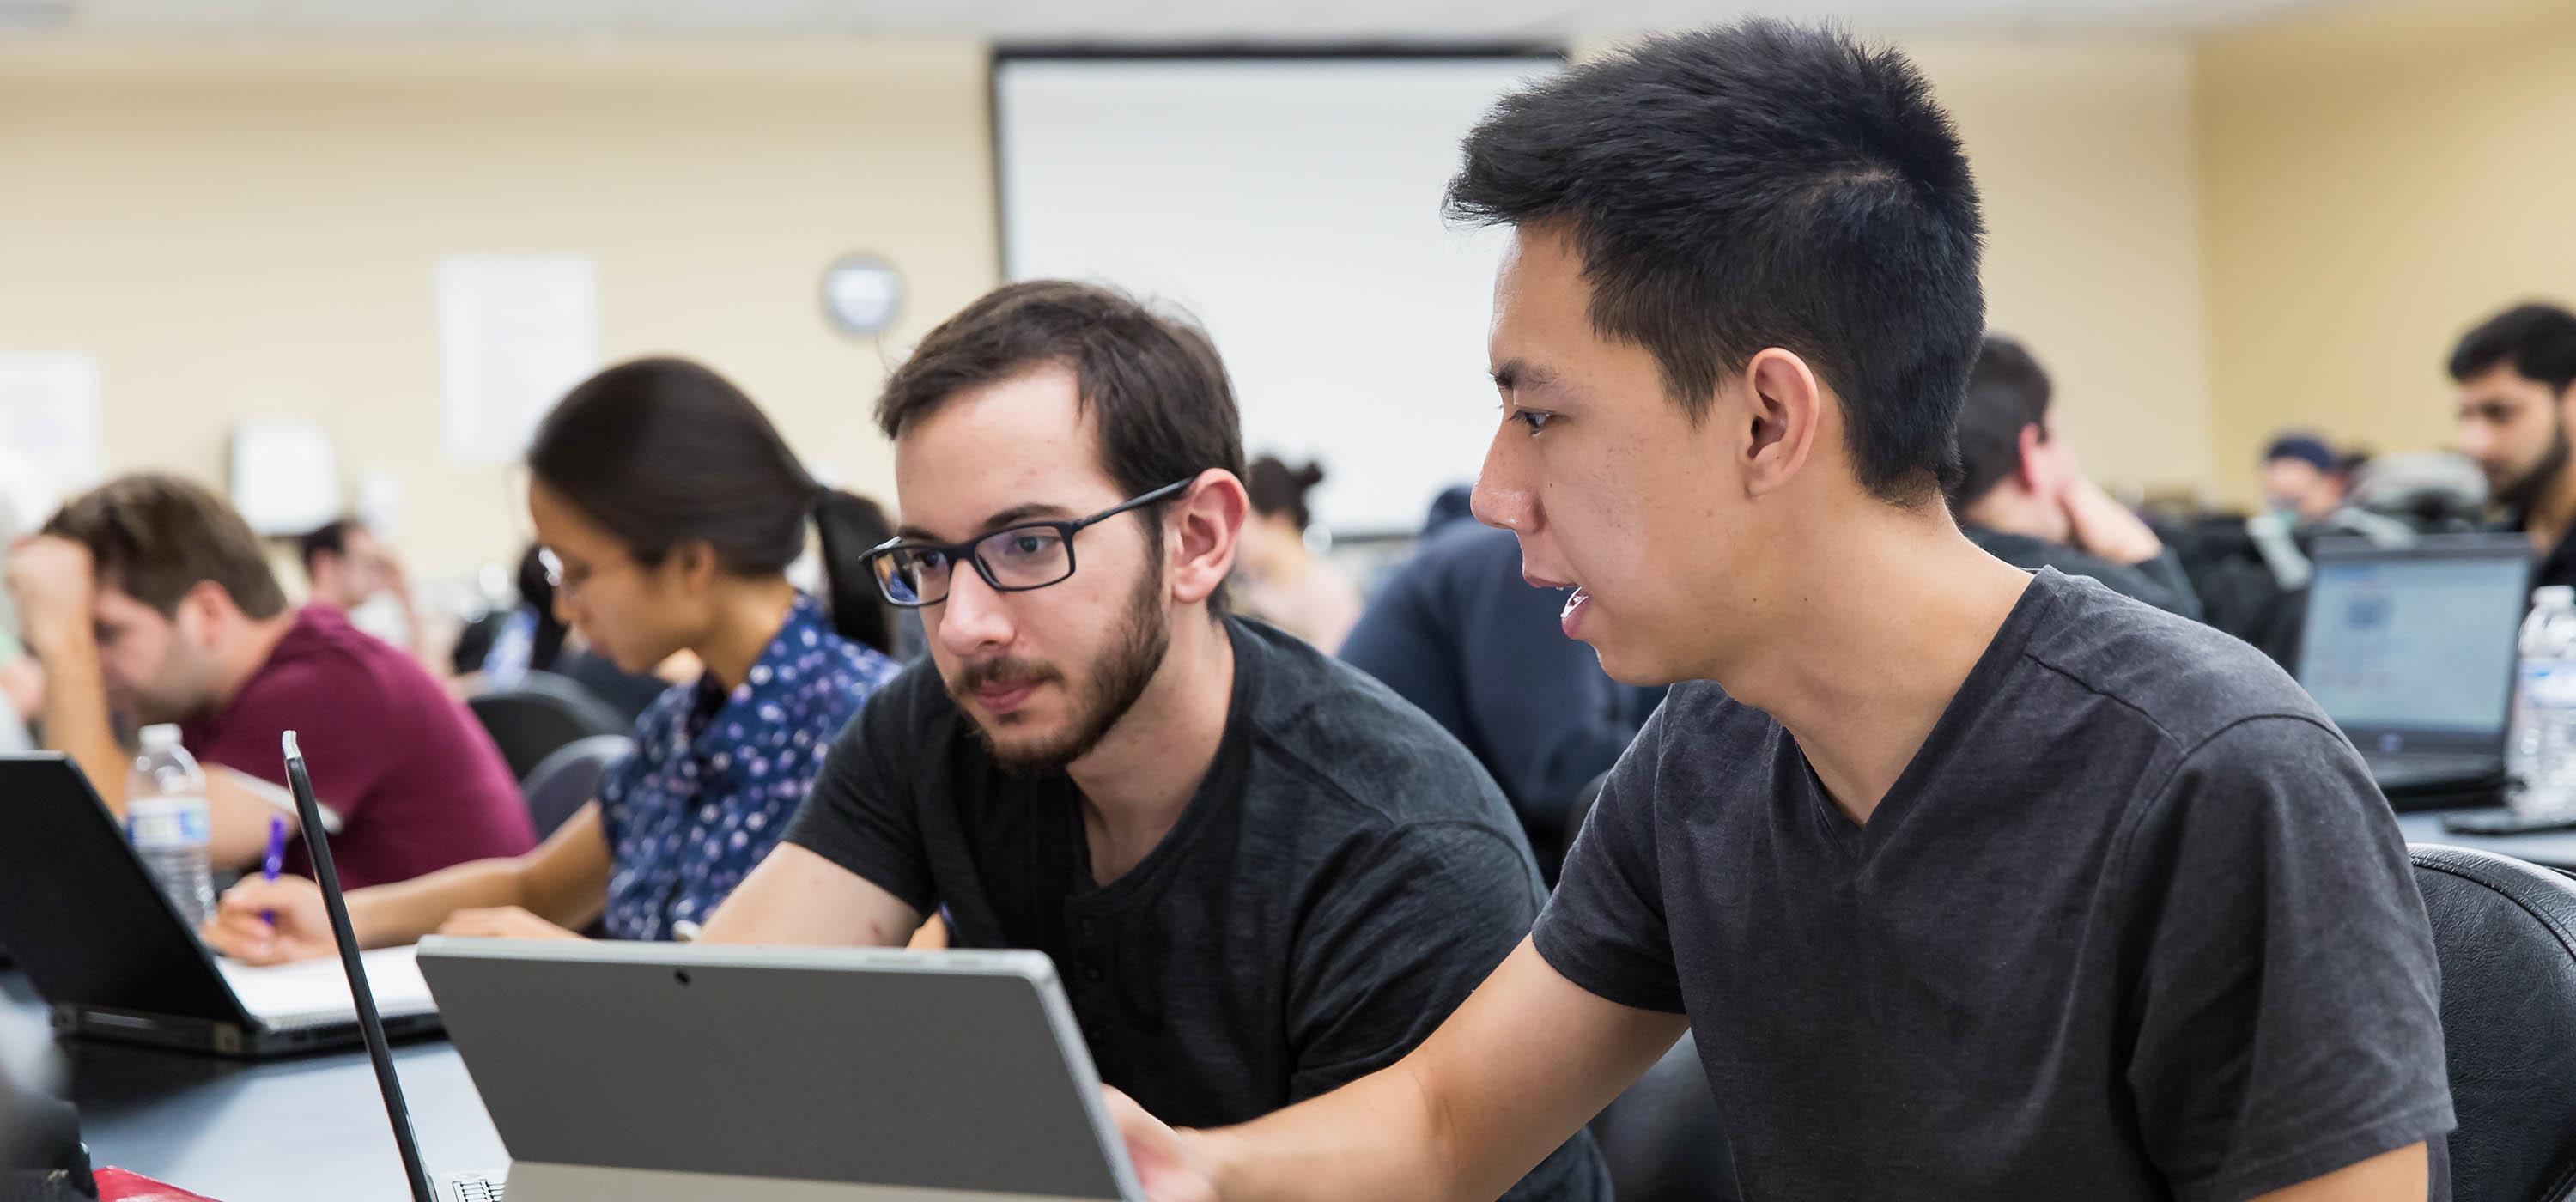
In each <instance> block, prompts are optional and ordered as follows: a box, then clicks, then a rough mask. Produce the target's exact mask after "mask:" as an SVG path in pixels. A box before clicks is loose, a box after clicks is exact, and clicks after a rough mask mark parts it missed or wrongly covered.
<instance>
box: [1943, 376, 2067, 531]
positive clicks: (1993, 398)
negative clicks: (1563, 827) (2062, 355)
mask: <svg viewBox="0 0 2576 1202" xmlns="http://www.w3.org/2000/svg"><path fill="white" fill-rule="evenodd" d="M2050 393H2051V388H2050V385H2049V382H2048V372H2047V371H2046V370H2045V369H2043V368H2041V367H2040V365H2039V360H2037V359H2034V358H2031V356H2030V352H2029V351H2028V350H2025V349H2023V347H2022V345H2021V344H2020V343H2018V342H2015V341H2013V340H2012V339H2010V338H2006V337H2003V336H2002V335H1999V334H1989V335H1987V336H1986V339H1985V342H1984V343H1983V344H1982V345H1981V346H1980V347H1979V349H1978V351H1977V362H1976V366H1974V367H1972V368H1970V369H1969V370H1968V401H1967V404H1966V405H1965V406H1963V407H1962V408H1961V409H1960V410H1959V476H1958V480H1957V482H1956V483H1953V484H1951V485H1950V486H1949V487H1947V488H1946V489H1944V490H1943V491H1944V495H1946V496H1947V497H1948V498H1949V501H1950V512H1951V513H1954V514H1956V513H1959V512H1961V511H1963V510H1965V509H1967V508H1968V507H1969V506H1971V505H1974V504H1976V503H1977V502H1979V501H1982V500H1984V499H1985V496H1986V494H1987V493H1989V492H1992V491H1994V488H1995V486H1996V485H1998V484H2001V483H2003V482H2004V479H2005V478H2006V477H2008V476H2010V475H2012V474H2013V473H2014V472H2016V471H2019V470H2021V432H2022V431H2024V430H2027V429H2029V428H2031V427H2032V426H2037V427H2039V428H2040V432H2041V433H2042V434H2045V433H2046V432H2047V430H2048V401H2049V396H2050Z"/></svg>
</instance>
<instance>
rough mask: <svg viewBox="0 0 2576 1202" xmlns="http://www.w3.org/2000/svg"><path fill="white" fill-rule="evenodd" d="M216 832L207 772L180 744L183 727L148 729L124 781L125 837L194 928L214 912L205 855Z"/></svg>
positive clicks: (211, 874) (211, 877) (210, 872)
mask: <svg viewBox="0 0 2576 1202" xmlns="http://www.w3.org/2000/svg"><path fill="white" fill-rule="evenodd" d="M213 829H214V828H213V822H212V819H211V818H210V816H209V815H208V814H207V811H206V774H205V772H204V771H203V770H201V769H199V768H198V767H197V759H196V757H195V756H192V755H189V754H188V749H187V748H185V747H181V746H180V745H179V728H178V727H176V726H147V727H144V728H143V754H142V755H139V756H136V757H135V759H134V772H133V775H131V776H128V777H127V778H126V785H125V831H126V837H128V838H130V839H132V840H134V851H135V854H136V855H138V856H140V857H142V860H143V866H144V867H145V868H148V869H150V870H151V871H152V879H153V880H154V881H156V882H158V883H159V884H160V886H161V892H162V893H163V894H164V895H165V896H167V897H168V898H169V899H170V905H171V906H172V907H173V908H175V909H177V910H178V911H179V917H181V918H183V919H186V920H187V922H188V925H189V926H190V927H191V928H194V927H195V926H197V925H198V924H200V923H203V922H204V921H206V918H207V916H208V915H211V914H213V913H214V910H215V877H214V871H213V869H212V867H211V866H210V865H209V863H208V861H207V854H206V844H207V842H208V841H209V840H210V839H211V838H212V837H213Z"/></svg>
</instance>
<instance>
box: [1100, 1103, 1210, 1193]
mask: <svg viewBox="0 0 2576 1202" xmlns="http://www.w3.org/2000/svg"><path fill="white" fill-rule="evenodd" d="M1100 1092H1101V1093H1102V1094H1103V1095H1104V1096H1106V1098H1107V1099H1108V1102H1109V1117H1110V1120H1111V1121H1113V1122H1115V1123H1117V1124H1118V1136H1119V1138H1120V1139H1122V1140H1124V1141H1125V1142H1126V1144H1127V1160H1128V1162H1129V1163H1131V1164H1133V1165H1135V1166H1136V1183H1137V1184H1138V1185H1141V1186H1143V1187H1145V1198H1146V1202H1217V1192H1216V1180H1215V1178H1214V1177H1213V1176H1212V1175H1211V1174H1210V1172H1209V1169H1208V1167H1207V1164H1206V1162H1205V1161H1204V1160H1202V1159H1200V1157H1199V1156H1198V1155H1197V1154H1196V1152H1194V1151H1193V1150H1192V1149H1191V1147H1190V1141H1191V1140H1192V1139H1195V1138H1204V1137H1202V1136H1199V1135H1198V1134H1197V1133H1196V1132H1188V1133H1184V1132H1179V1131H1174V1130H1172V1129H1171V1128H1170V1127H1168V1126H1165V1125H1164V1123H1163V1120H1161V1119H1158V1118H1155V1117H1154V1116H1153V1115H1150V1114H1147V1113H1145V1108H1144V1107H1142V1106H1139V1105H1137V1104H1136V1100H1135V1099H1134V1098H1131V1097H1128V1096H1127V1095H1125V1094H1123V1093H1120V1092H1118V1091H1117V1090H1115V1089H1111V1088H1110V1087H1108V1086H1106V1085H1103V1086H1101V1087H1100Z"/></svg>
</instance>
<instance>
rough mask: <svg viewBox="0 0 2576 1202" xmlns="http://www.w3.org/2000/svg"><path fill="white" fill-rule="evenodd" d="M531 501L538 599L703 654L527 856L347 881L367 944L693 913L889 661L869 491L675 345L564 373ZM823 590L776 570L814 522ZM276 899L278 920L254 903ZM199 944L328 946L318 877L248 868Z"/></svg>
mask: <svg viewBox="0 0 2576 1202" xmlns="http://www.w3.org/2000/svg"><path fill="white" fill-rule="evenodd" d="M528 467H529V470H530V473H531V476H532V479H531V480H530V482H529V485H528V511H529V514H530V516H531V517H532V518H534V520H535V522H536V528H537V537H538V539H539V541H540V542H541V543H543V545H544V547H545V549H546V551H547V554H548V558H549V562H550V566H551V572H552V575H551V579H550V583H551V585H552V589H553V595H552V600H553V605H554V607H555V608H556V609H557V610H559V611H560V612H561V614H562V615H563V616H564V617H566V618H568V619H570V622H571V625H572V626H574V627H575V628H577V629H579V630H580V631H582V632H583V633H584V634H586V635H587V636H588V637H589V638H590V640H591V644H592V646H593V647H594V648H596V649H597V650H598V652H599V653H600V654H601V655H603V656H605V657H607V658H608V659H610V660H613V661H615V663H616V664H617V666H618V667H619V668H621V669H623V670H625V671H628V672H634V673H641V672H644V671H647V670H649V669H651V668H652V667H653V665H655V664H658V663H661V662H662V661H663V660H664V659H665V658H667V657H669V656H670V655H671V654H672V653H673V652H675V651H680V650H684V649H685V650H688V651H692V652H695V653H696V655H697V657H698V659H700V660H701V661H703V662H704V663H705V665H706V669H705V673H704V675H703V676H702V677H701V678H700V679H699V680H697V681H696V682H694V683H691V684H685V685H674V686H672V687H671V688H670V689H669V690H668V691H667V692H665V693H664V694H663V695H662V697H661V699H660V700H659V701H656V702H655V703H654V704H653V706H652V708H651V709H649V710H647V711H646V712H645V714H644V716H643V717H642V718H641V719H640V720H638V721H637V723H636V727H635V750H634V752H633V753H632V754H631V755H629V756H628V757H627V758H626V759H625V760H624V761H623V762H621V763H619V764H617V765H615V766H613V767H611V768H610V769H609V771H608V773H607V775H606V776H605V777H604V778H603V779H602V781H601V784H600V789H599V797H598V799H597V800H595V801H593V802H592V803H591V804H589V805H587V806H584V807H583V808H582V809H581V810H580V812H578V813H576V814H575V815H574V816H573V817H572V818H571V819H570V820H568V821H567V822H565V823H564V825H563V826H562V827H561V828H560V829H558V830H557V831H556V832H555V833H554V834H553V835H551V836H549V837H548V838H547V840H546V842H545V843H544V845H542V846H540V847H538V848H537V849H536V850H535V851H533V852H530V853H528V854H526V855H521V856H517V857H515V858H508V859H490V860H483V861H479V862H476V863H471V864H464V865H460V866H458V867H456V868H453V869H450V870H448V871H446V872H441V873H438V874H436V875H433V876H429V877H425V878H423V879H420V880H417V881H412V882H409V883H406V884H402V885H396V886H389V887H385V888H378V889H361V890H358V891H355V892H353V893H351V894H350V895H349V913H350V918H351V920H352V922H353V923H354V924H355V926H356V928H357V933H358V938H359V939H360V941H362V942H364V943H366V944H367V945H369V946H375V947H382V946H389V945H395V944H402V943H408V942H411V941H413V940H415V939H418V938H419V937H420V936H422V935H425V934H428V933H430V932H432V931H439V932H443V933H447V934H464V935H497V936H509V937H515V938H570V937H572V936H573V933H574V932H576V931H579V930H581V929H583V928H585V927H587V926H589V925H590V924H591V923H592V922H593V921H594V920H598V919H602V918H604V919H605V922H606V926H607V931H608V934H609V935H610V936H612V937H615V938H619V939H670V938H675V937H687V936H689V935H691V934H693V933H694V930H695V927H696V924H697V923H699V922H700V921H703V920H704V919H705V918H706V917H707V916H708V915H710V914H712V913H714V912H715V908H716V904H717V903H718V902H721V901H723V900H724V898H725V895H726V894H728V893H730V892H731V891H732V889H733V887H734V885H735V884H736V883H738V882H740V881H741V879H742V877H743V874H744V873H746V872H748V871H750V869H751V866H752V865H754V864H756V863H758V862H759V861H760V858H761V857H762V856H763V855H766V854H767V853H768V851H769V849H770V846H771V845H772V844H774V843H776V842H777V840H778V836H779V834H780V833H781V832H783V831H785V830H786V828H787V820H788V819H789V818H790V817H792V816H793V815H794V814H795V812H796V809H797V807H798V806H799V805H800V804H801V803H802V802H803V801H804V799H805V794H806V791H807V789H808V788H809V787H810V786H811V785H812V783H813V780H814V774H815V772H816V771H817V770H819V769H820V768H821V767H822V763H823V751H824V749H825V748H826V747H827V746H829V745H830V744H831V741H832V738H833V736H834V735H836V734H838V733H840V730H841V727H842V726H843V725H844V724H846V723H847V722H848V721H849V720H850V716H851V715H853V714H855V713H857V712H858V710H859V706H860V704H861V703H862V702H864V701H866V700H867V698H868V695H869V694H871V693H873V692H874V691H875V690H876V688H877V686H879V685H881V684H884V683H885V682H886V681H888V680H890V679H892V678H893V677H894V675H895V672H896V664H895V662H894V661H893V660H891V659H888V658H887V657H886V656H885V655H884V654H883V653H882V652H881V650H880V648H882V647H884V646H885V645H886V642H887V614H886V610H885V607H884V606H883V605H882V604H880V603H879V601H878V600H877V597H876V591H875V585H874V584H873V583H871V582H869V581H868V580H867V579H866V578H865V577H864V576H861V575H859V574H858V572H859V571H860V569H859V568H858V567H857V564H858V560H859V557H860V555H861V554H862V553H864V552H865V551H866V550H867V549H868V548H870V547H872V546H874V545H876V544H877V543H879V542H882V541H884V540H885V539H886V537H887V536H888V535H889V534H890V531H889V530H888V528H887V524H886V520H885V515H884V514H883V513H881V512H879V511H878V509H877V507H876V505H875V504H873V503H872V502H869V501H867V500H865V499H863V498H859V497H854V496H851V495H849V494H847V493H840V492H834V491H831V490H828V489H825V488H823V487H822V486H821V485H819V484H817V483H815V481H814V479H813V477H812V476H810V475H808V474H807V473H806V471H805V469H804V467H803V466H802V465H800V464H799V463H798V462H797V460H796V457H795V455H794V453H793V452H791V451H790V450H789V449H788V447H787V443H786V441H785V440H783V439H781V438H780V437H779V435H778V431H777V430H776V429H775V428H773V427H772V426H771V425H770V423H769V419H768V418H767V417H765V416H763V415H762V414H761V412H760V410H759V409H758V408H757V407H756V406H754V405H753V404H752V402H751V401H750V399H749V398H747V397H745V396H744V395H743V394H742V393H741V392H739V391H737V390H736V389H735V388H734V386H733V385H732V384H730V383H728V382H726V381H725V380H724V379H723V378H721V377H719V376H717V375H716V374H715V373H714V372H711V371H709V370H707V369H706V368H703V367H700V366H698V365H696V364H694V363H687V362H682V361H680V360H675V359H646V360H640V361H637V362H633V363H627V364H623V365H621V366H617V367H612V368H609V369H608V370H606V371H604V372H601V373H600V374H599V375H597V376H594V377H592V378H591V379H590V380H589V381H588V382H587V383H584V384H582V385H581V386H580V387H578V388H575V389H574V390H573V391H572V393H571V394H570V395H568V396H566V397H565V398H564V400H563V402H562V403H561V404H559V405H557V406H556V407H555V409H554V411H553V412H552V413H551V414H548V415H547V417H546V419H545V421H544V423H543V424H541V425H540V426H538V428H537V434H536V439H535V442H534V444H533V445H532V447H531V448H530V450H529V452H528ZM809 522H810V523H811V524H812V525H813V526H814V527H815V528H816V529H817V530H818V531H819V533H820V536H821V540H822V544H823V562H824V564H825V566H826V582H827V585H826V589H825V592H826V596H825V597H823V598H821V599H817V598H814V597H809V596H806V595H804V594H802V593H800V592H798V591H797V589H796V588H795V586H794V585H792V584H790V583H788V580H787V577H786V571H787V566H788V565H789V564H790V563H792V562H794V561H795V559H796V558H797V556H798V555H799V554H801V553H802V552H803V551H804V549H805V533H806V529H807V526H808V523H809ZM262 911H275V913H276V916H277V921H276V924H275V925H274V927H272V926H271V925H270V924H269V923H268V922H266V921H264V920H263V919H262V917H261V913H262ZM206 936H207V938H208V940H209V941H211V942H213V943H214V944H215V945H216V946H217V947H219V948H221V949H223V950H224V951H225V952H227V953H228V954H231V955H235V956H239V957H241V958H243V959H245V960H250V961H253V962H271V961H278V960H292V959H301V958H304V957H308V956H320V955H326V954H329V952H330V951H331V948H332V943H331V932H330V928H329V926H328V925H327V923H326V919H325V916H324V913H323V909H322V901H321V895H320V893H319V891H318V890H316V889H315V887H314V886H313V885H312V883H311V882H309V881H301V880H279V881H277V882H274V883H270V882H264V881H260V880H256V879H253V880H248V881H244V882H243V883H242V884H241V885H239V886H236V887H235V888H234V889H233V890H232V891H231V892H229V893H226V894H225V895H224V899H223V905H222V908H221V912H220V913H219V914H218V916H217V917H216V919H215V921H214V922H212V923H210V924H209V925H208V928H207V931H206Z"/></svg>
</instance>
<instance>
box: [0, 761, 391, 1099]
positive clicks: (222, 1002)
mask: <svg viewBox="0 0 2576 1202" xmlns="http://www.w3.org/2000/svg"><path fill="white" fill-rule="evenodd" d="M0 813H6V814H7V815H8V829H7V835H6V837H0V939H6V940H7V941H8V943H9V947H10V950H11V951H12V952H13V953H15V954H16V957H17V961H18V967H19V969H20V970H22V971H24V972H25V973H26V974H27V980H28V981H29V983H31V984H33V985H34V986H35V987H36V992H37V993H39V994H41V995H42V996H43V997H44V999H45V1001H46V1003H47V1004H48V1005H49V1006H50V1007H51V1009H52V1012H53V1019H54V1026H55V1027H56V1028H57V1029H58V1030H63V1031H67V1032H73V1033H77V1034H81V1035H88V1036H94V1037H97V1038H101V1039H114V1040H122V1041H126V1042H132V1043H148V1044H158V1045H162V1046H167V1047H178V1048H188V1049H193V1050H197V1051H205V1052H214V1053H217V1054H220V1055H227V1056H246V1057H265V1056H278V1055H289V1054H293V1053H297V1052H305V1051H313V1050H318V1049H323V1048H340V1047H349V1046H354V1045H355V1044H357V1043H358V1042H359V1036H358V1024H357V1011H356V1009H355V1006H354V1003H353V1002H352V1000H351V998H350V994H349V985H348V979H347V978H346V977H345V976H344V975H343V974H342V972H341V970H340V966H339V965H337V964H334V963H332V962H330V961H328V960H313V961H307V962H305V963H301V964H288V965H280V966H278V967H274V968H252V967H250V966H247V965H243V964H239V963H236V962H233V961H230V960H224V959H221V958H219V957H217V956H215V955H214V954H213V953H212V952H210V951H209V950H207V948H206V946H205V944H203V943H202V942H199V940H198V939H197V935H196V932H194V931H192V930H190V929H189V928H188V925H187V923H185V922H184V921H182V920H181V919H180V917H179V912H178V911H177V910H175V909H173V908H172V907H171V905H170V901H169V899H168V898H166V897H164V896H162V894H161V890H160V889H159V888H158V887H156V886H155V885H154V884H153V882H152V877H151V874H150V873H149V872H148V871H146V870H145V868H144V866H143V861H142V860H141V859H139V858H137V857H136V856H135V854H134V849H133V847H132V846H130V845H129V844H128V843H127V842H126V839H125V832H124V831H122V830H119V829H118V828H117V823H116V819H115V817H114V816H113V815H111V814H109V813H108V811H107V807H106V806H105V805H103V804H101V803H100V802H99V799H98V794H97V793H96V792H95V791H93V790H92V789H91V788H90V786H89V781H88V779H87V778H86V777H83V776H82V775H81V772H80V769H79V768H78V767H77V766H75V765H74V764H73V763H72V762H71V761H70V760H69V759H67V758H65V757H64V756H62V755H60V754H57V753H53V752H23V753H14V754H5V755H0ZM367 956H368V965H369V967H370V968H372V969H373V970H374V980H375V982H376V991H377V1000H378V1002H379V1003H380V1004H381V1005H382V1007H383V1008H384V1012H385V1028H386V1030H387V1032H388V1033H390V1034H393V1035H396V1036H400V1035H409V1034H417V1033H421V1032H428V1031H435V1030H437V1029H438V1014H437V1010H436V1007H435V1004H434V1003H433V1002H432V1001H431V1000H430V996H429V987H428V986H427V985H426V984H425V983H423V982H422V981H421V979H420V970H419V968H418V967H417V966H416V965H415V964H414V963H413V961H412V950H411V949H409V948H389V949H386V950H384V951H381V952H369V953H367Z"/></svg>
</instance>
